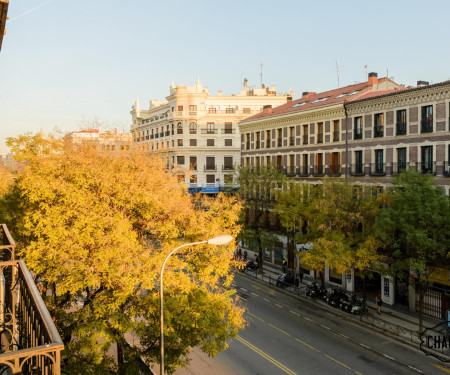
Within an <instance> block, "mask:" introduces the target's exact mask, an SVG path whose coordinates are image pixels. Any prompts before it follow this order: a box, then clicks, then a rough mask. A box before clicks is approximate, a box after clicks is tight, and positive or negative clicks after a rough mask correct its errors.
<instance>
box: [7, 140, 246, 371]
mask: <svg viewBox="0 0 450 375" xmlns="http://www.w3.org/2000/svg"><path fill="white" fill-rule="evenodd" d="M10 142H11V143H15V144H17V145H20V144H23V143H24V142H21V140H20V139H16V140H10ZM51 143H52V145H50V142H49V143H45V148H44V150H45V152H35V150H36V144H35V143H33V142H29V145H31V146H30V147H28V148H27V147H24V148H22V149H21V150H20V149H19V151H23V152H18V154H19V155H22V156H23V157H24V158H26V160H27V161H28V163H27V165H26V167H25V168H24V170H23V171H22V172H21V173H20V174H19V175H18V177H17V179H16V180H15V184H14V185H13V188H12V189H11V190H10V192H9V193H8V194H7V195H6V197H5V199H4V206H5V207H7V208H8V207H9V211H8V213H9V220H10V222H9V223H8V225H9V226H11V228H12V231H13V232H14V236H15V238H16V240H17V242H18V253H19V254H20V256H21V257H22V258H23V259H24V260H25V261H26V262H27V264H28V266H29V267H30V269H31V270H32V271H33V272H34V273H35V275H36V279H37V280H39V281H40V282H42V285H43V290H44V292H45V293H44V299H45V302H46V303H47V306H48V308H49V310H50V313H51V314H52V316H53V317H54V319H55V322H56V325H57V327H58V329H59V331H60V333H61V336H62V338H63V341H64V343H65V351H64V358H63V366H64V371H65V372H67V373H71V374H81V373H82V374H103V373H105V374H106V373H111V372H120V373H147V372H148V368H147V366H146V365H145V364H144V363H148V362H159V300H158V292H159V285H158V284H159V283H158V277H159V273H160V269H161V265H162V263H163V261H164V259H165V257H166V256H167V254H168V253H169V252H170V251H171V250H172V249H174V248H175V247H177V246H179V245H180V244H182V243H187V242H195V241H202V240H205V239H208V238H212V237H215V236H217V235H220V234H223V233H226V234H230V235H232V236H233V237H235V236H236V235H237V233H238V232H239V230H240V228H239V226H238V225H236V222H237V220H238V216H239V211H240V207H241V205H240V202H239V201H238V200H237V199H236V198H234V197H226V196H223V195H219V196H218V197H217V198H216V199H208V198H205V197H197V198H193V197H192V196H191V195H189V194H188V193H187V189H186V188H185V186H184V185H180V184H178V183H177V181H176V179H175V177H174V176H173V175H172V174H171V173H170V172H169V171H168V170H167V169H166V168H165V166H164V164H163V162H162V161H161V159H160V158H156V157H149V156H148V155H144V154H141V153H127V154H115V155H111V154H109V153H105V152H103V153H102V152H99V151H97V150H95V147H90V146H89V145H73V144H67V143H64V142H62V141H59V140H52V142H51ZM233 247H234V246H233V244H230V245H228V246H222V247H219V248H216V247H215V248H212V247H211V246H208V245H202V246H196V247H192V248H189V247H188V248H186V251H184V252H182V253H180V255H178V256H173V257H171V259H170V261H169V263H168V264H167V265H166V269H165V273H164V280H165V283H164V285H165V288H164V300H165V326H166V330H165V352H166V356H165V362H166V370H167V371H168V372H169V373H172V372H173V371H174V370H175V369H176V368H177V367H178V366H180V365H184V364H187V363H188V361H189V360H188V357H187V355H188V353H189V351H190V350H191V348H192V347H194V346H197V347H200V348H201V349H202V350H204V351H205V352H206V353H208V354H210V355H215V354H217V353H218V352H219V351H220V350H223V349H224V348H226V345H227V344H226V340H227V339H228V338H230V337H235V336H236V334H237V332H238V330H239V329H241V328H242V327H243V324H244V320H243V309H242V308H241V307H240V306H239V305H238V303H237V302H236V300H235V298H234V295H233V294H234V291H233V290H231V289H229V288H228V287H229V285H230V283H231V279H232V276H231V274H230V262H231V258H232V253H233V250H234V248H233ZM112 345H116V347H117V359H118V360H117V364H116V363H115V361H113V360H112V359H111V358H110V357H108V355H106V354H105V353H107V352H108V350H109V349H110V348H111V346H112ZM146 369H147V370H146Z"/></svg>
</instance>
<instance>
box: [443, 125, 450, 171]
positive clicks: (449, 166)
mask: <svg viewBox="0 0 450 375" xmlns="http://www.w3.org/2000/svg"><path fill="white" fill-rule="evenodd" d="M449 120H450V119H449ZM442 174H443V175H444V176H447V177H450V163H449V162H448V161H444V165H443V173H442Z"/></svg>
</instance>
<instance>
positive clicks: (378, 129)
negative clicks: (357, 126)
mask: <svg viewBox="0 0 450 375" xmlns="http://www.w3.org/2000/svg"><path fill="white" fill-rule="evenodd" d="M383 135H384V132H383V126H381V125H380V126H375V127H374V130H373V136H374V137H375V138H380V137H383Z"/></svg>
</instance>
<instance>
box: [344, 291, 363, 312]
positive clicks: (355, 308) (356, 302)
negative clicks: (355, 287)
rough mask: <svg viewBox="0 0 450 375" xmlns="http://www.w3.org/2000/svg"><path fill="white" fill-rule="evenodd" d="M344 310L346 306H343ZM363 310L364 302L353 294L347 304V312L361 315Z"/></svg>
mask: <svg viewBox="0 0 450 375" xmlns="http://www.w3.org/2000/svg"><path fill="white" fill-rule="evenodd" d="M342 310H344V304H343V305H342ZM362 310H363V301H362V300H361V299H359V298H358V297H357V296H356V294H352V296H351V298H350V301H348V302H346V304H345V311H347V312H349V313H351V314H359V313H361V311H362Z"/></svg>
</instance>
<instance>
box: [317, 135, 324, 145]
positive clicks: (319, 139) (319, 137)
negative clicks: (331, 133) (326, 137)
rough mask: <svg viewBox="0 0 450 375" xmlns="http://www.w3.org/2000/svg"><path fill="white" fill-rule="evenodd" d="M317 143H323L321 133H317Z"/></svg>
mask: <svg viewBox="0 0 450 375" xmlns="http://www.w3.org/2000/svg"><path fill="white" fill-rule="evenodd" d="M317 143H323V133H317Z"/></svg>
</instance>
